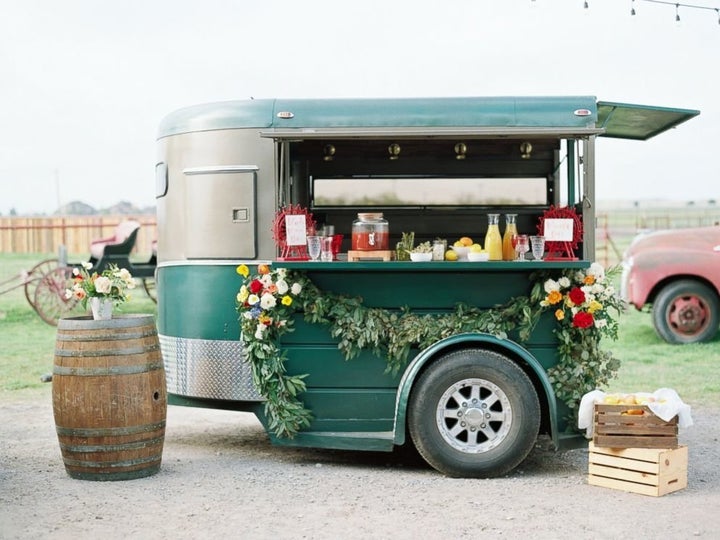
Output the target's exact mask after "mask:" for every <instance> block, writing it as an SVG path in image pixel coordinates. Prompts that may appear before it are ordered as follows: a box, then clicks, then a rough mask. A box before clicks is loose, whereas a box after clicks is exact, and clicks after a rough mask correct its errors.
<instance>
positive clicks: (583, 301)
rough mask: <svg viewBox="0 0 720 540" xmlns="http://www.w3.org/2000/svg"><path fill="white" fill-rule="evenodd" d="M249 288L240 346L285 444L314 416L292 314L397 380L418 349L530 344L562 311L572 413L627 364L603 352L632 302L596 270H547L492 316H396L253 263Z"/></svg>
mask: <svg viewBox="0 0 720 540" xmlns="http://www.w3.org/2000/svg"><path fill="white" fill-rule="evenodd" d="M237 272H238V274H240V275H241V276H242V277H243V278H244V281H243V283H242V285H241V287H240V290H239V292H238V294H237V309H238V312H239V313H240V330H241V339H242V341H243V344H244V346H245V351H246V353H247V358H248V361H249V362H250V365H251V368H252V374H253V382H254V384H255V386H256V388H257V390H258V392H259V393H260V394H261V395H262V396H263V397H265V399H266V401H265V414H266V416H267V418H268V423H269V429H270V430H271V431H273V432H274V433H275V435H277V436H278V437H294V436H295V435H296V434H297V433H298V432H299V431H300V430H301V429H302V428H304V427H307V426H309V425H310V422H311V420H312V413H311V411H309V410H308V409H306V408H305V407H304V405H303V403H302V401H300V399H299V394H301V393H302V392H303V391H304V390H305V381H304V379H305V378H306V376H307V375H288V374H287V372H286V369H285V359H286V357H285V352H284V351H283V350H282V349H280V347H279V346H278V343H279V338H280V337H281V336H282V335H283V334H284V333H285V332H290V331H292V330H293V319H292V317H293V314H294V313H296V312H300V313H304V317H305V320H306V321H308V322H310V323H321V324H327V325H328V326H329V330H330V334H331V336H332V337H333V338H336V339H337V340H338V348H339V349H340V351H341V352H342V353H343V355H344V356H345V358H346V359H348V360H349V359H351V358H354V357H356V356H357V355H358V354H359V353H360V351H361V350H363V349H370V350H371V351H372V352H373V353H374V354H376V355H379V356H381V357H384V358H386V359H387V362H388V366H387V371H388V372H390V373H397V372H398V371H399V370H400V369H401V368H402V367H403V366H404V365H405V363H406V362H407V359H408V356H409V353H410V350H411V349H413V348H415V349H423V348H425V347H428V346H430V345H431V344H433V343H434V342H436V341H438V340H440V339H443V338H445V337H449V336H452V335H454V334H461V333H465V332H483V333H488V334H492V335H495V336H497V337H499V338H501V339H505V338H507V335H508V333H509V332H513V331H514V332H516V333H517V336H518V340H519V341H520V342H524V341H527V339H528V338H529V337H530V333H531V332H532V330H533V328H534V326H535V324H536V323H537V320H538V318H539V317H540V315H541V313H543V312H544V311H546V310H553V312H554V315H555V318H556V320H557V321H558V325H557V328H556V329H555V334H556V336H557V338H558V354H559V361H558V364H557V365H555V366H554V367H553V368H551V369H550V370H548V376H549V378H550V381H551V383H552V385H553V388H554V390H555V393H556V396H557V397H558V399H560V400H562V401H564V402H565V403H566V404H567V405H568V407H569V408H570V410H571V411H572V412H573V414H576V413H577V406H578V404H579V402H580V399H581V398H582V396H583V395H584V394H585V393H587V392H589V391H590V390H593V389H595V388H597V387H598V386H602V385H604V384H606V383H607V382H608V381H609V380H610V379H612V378H613V377H614V375H615V373H616V372H617V369H618V367H619V362H618V360H617V359H615V358H614V357H613V356H612V354H611V353H610V352H607V351H604V350H602V349H601V348H600V340H601V338H603V337H607V338H610V339H617V330H618V323H617V319H616V318H615V317H614V316H613V315H612V314H611V311H613V312H614V314H616V315H619V314H620V313H621V311H622V309H623V303H622V301H621V300H620V299H619V298H618V296H617V295H616V294H615V290H614V289H613V287H612V286H611V285H610V284H609V283H610V282H611V277H612V274H614V273H615V272H616V270H612V271H609V272H608V273H607V274H606V273H605V271H604V269H603V268H602V266H601V265H599V264H597V263H593V264H592V265H591V266H590V267H589V268H588V269H587V270H585V271H581V270H566V271H564V272H562V274H561V276H560V277H559V278H557V279H553V278H552V277H550V274H548V273H547V272H537V273H535V274H533V276H532V277H531V279H532V281H533V283H534V285H533V288H532V291H531V293H530V296H529V297H525V296H520V297H515V298H511V299H510V300H508V302H506V303H505V304H503V305H498V306H496V307H494V308H492V309H478V308H474V307H472V306H468V305H464V304H458V305H457V306H456V307H455V309H454V311H453V312H450V313H446V314H442V315H429V314H426V315H418V314H415V313H412V312H411V311H410V310H409V309H406V308H405V309H400V310H397V311H389V310H385V309H379V308H368V307H365V306H364V305H363V303H362V300H361V299H359V298H350V297H347V296H340V295H336V294H331V293H327V292H323V291H321V290H320V289H319V288H318V287H317V286H316V285H315V284H314V283H313V282H312V281H310V280H309V279H308V278H307V276H306V275H305V274H304V273H302V272H290V271H288V270H287V269H285V268H279V269H271V268H270V267H269V266H268V265H264V264H261V265H259V266H258V269H257V274H256V275H251V274H250V270H249V268H248V267H247V266H246V265H240V266H238V267H237Z"/></svg>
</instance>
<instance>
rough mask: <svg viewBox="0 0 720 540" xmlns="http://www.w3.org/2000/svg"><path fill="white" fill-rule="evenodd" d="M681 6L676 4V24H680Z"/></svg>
mask: <svg viewBox="0 0 720 540" xmlns="http://www.w3.org/2000/svg"><path fill="white" fill-rule="evenodd" d="M679 9H680V4H675V22H677V23H679V22H680V11H679Z"/></svg>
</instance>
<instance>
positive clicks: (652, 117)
mask: <svg viewBox="0 0 720 540" xmlns="http://www.w3.org/2000/svg"><path fill="white" fill-rule="evenodd" d="M597 111H598V119H597V124H596V125H597V127H598V128H602V129H604V130H605V132H604V133H603V134H602V135H601V137H613V138H617V139H635V140H639V141H644V140H647V139H649V138H651V137H654V136H655V135H658V134H660V133H662V132H663V131H667V130H668V129H671V128H674V127H675V126H677V125H678V124H681V123H683V122H685V121H687V120H690V119H691V118H693V117H695V116H697V115H698V114H700V111H695V110H691V109H672V108H667V107H653V106H649V105H631V104H629V103H613V102H610V101H598V103H597Z"/></svg>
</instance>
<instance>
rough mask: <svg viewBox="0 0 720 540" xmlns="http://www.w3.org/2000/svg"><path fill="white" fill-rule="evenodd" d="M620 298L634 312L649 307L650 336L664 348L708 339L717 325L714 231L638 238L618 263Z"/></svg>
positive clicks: (718, 229)
mask: <svg viewBox="0 0 720 540" xmlns="http://www.w3.org/2000/svg"><path fill="white" fill-rule="evenodd" d="M621 295H622V297H623V299H624V300H625V301H626V302H628V303H629V304H631V305H633V306H635V307H636V308H637V309H642V308H643V306H645V305H648V304H651V305H652V320H653V325H654V326H655V331H656V332H657V334H658V335H659V336H660V337H661V338H662V339H664V340H665V341H667V342H668V343H696V342H701V341H709V340H711V339H713V337H715V334H716V333H717V331H718V325H719V324H720V313H719V312H720V226H712V227H698V228H693V229H674V230H666V231H657V232H652V233H648V234H642V235H639V236H638V237H637V238H635V239H634V240H633V242H632V244H630V247H629V248H628V249H627V251H626V252H625V255H624V258H623V274H622V283H621Z"/></svg>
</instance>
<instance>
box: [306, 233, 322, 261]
mask: <svg viewBox="0 0 720 540" xmlns="http://www.w3.org/2000/svg"><path fill="white" fill-rule="evenodd" d="M307 244H308V255H310V259H312V260H313V261H317V260H318V259H319V258H320V251H321V249H322V236H308V237H307Z"/></svg>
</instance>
